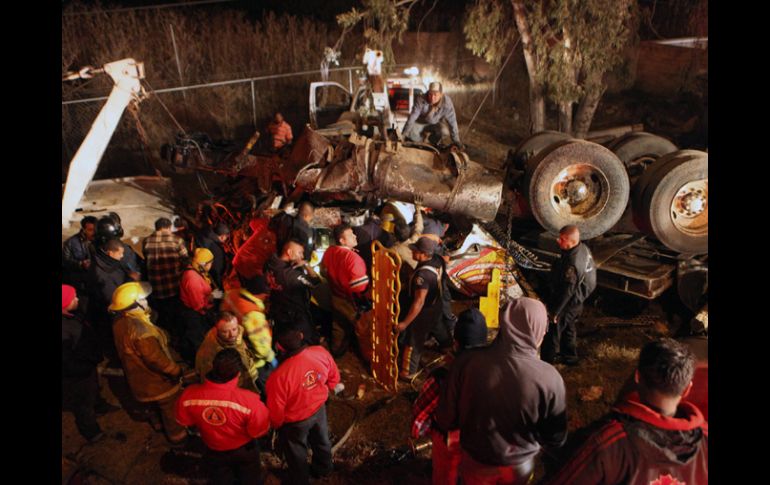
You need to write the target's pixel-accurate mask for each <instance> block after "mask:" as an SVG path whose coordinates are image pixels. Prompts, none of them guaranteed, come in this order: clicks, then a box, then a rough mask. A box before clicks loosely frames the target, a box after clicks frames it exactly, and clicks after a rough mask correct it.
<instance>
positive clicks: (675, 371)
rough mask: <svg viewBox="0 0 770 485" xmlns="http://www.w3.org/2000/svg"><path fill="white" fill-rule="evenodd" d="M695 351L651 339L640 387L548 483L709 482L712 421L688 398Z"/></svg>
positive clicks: (642, 355) (639, 373) (643, 356)
mask: <svg viewBox="0 0 770 485" xmlns="http://www.w3.org/2000/svg"><path fill="white" fill-rule="evenodd" d="M694 370H695V356H694V355H693V353H692V351H690V350H689V349H688V348H687V346H686V345H683V344H681V343H679V342H676V341H675V340H672V339H668V338H666V339H662V340H659V341H655V342H650V343H648V344H647V345H645V346H644V347H643V348H642V351H641V353H640V354H639V366H638V369H637V370H636V373H635V381H636V383H637V385H638V392H634V393H633V394H631V395H629V396H627V397H626V398H625V399H624V400H623V401H621V402H620V403H618V404H616V405H615V406H614V407H613V408H612V409H611V411H610V413H609V414H608V415H607V416H605V417H604V418H603V419H601V420H600V421H598V422H597V423H595V424H594V425H592V426H591V427H590V428H589V429H590V430H591V431H593V432H592V433H591V434H590V436H589V437H588V438H587V440H585V442H584V443H583V444H582V445H581V446H580V447H579V448H578V449H577V450H576V451H575V453H574V454H572V457H571V459H570V460H569V461H567V463H566V464H564V466H563V467H562V469H561V470H560V471H559V472H558V473H556V474H555V475H554V476H553V477H552V478H551V479H550V480H549V481H548V483H549V484H551V485H559V484H570V485H589V484H590V485H593V484H597V485H598V484H605V483H606V484H610V483H624V484H629V485H642V484H644V485H648V484H650V483H671V484H676V483H682V484H685V483H687V484H690V483H693V484H695V483H698V484H700V483H708V424H707V423H706V420H705V419H704V418H703V415H702V414H701V412H700V410H699V409H698V408H697V407H696V406H694V405H693V404H692V403H690V402H688V401H684V400H683V398H686V396H687V394H688V392H689V391H690V389H691V387H692V378H693V373H694Z"/></svg>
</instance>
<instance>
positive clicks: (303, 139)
mask: <svg viewBox="0 0 770 485" xmlns="http://www.w3.org/2000/svg"><path fill="white" fill-rule="evenodd" d="M331 147H332V144H331V142H330V141H329V140H327V139H326V138H324V137H323V136H321V135H319V134H318V133H316V132H315V131H313V130H312V129H311V128H310V127H309V126H307V125H305V129H304V130H303V131H302V134H301V135H300V136H299V137H298V138H297V139H296V140H295V141H294V148H292V150H291V153H290V154H289V161H291V162H292V165H293V164H295V163H297V164H299V166H300V167H301V166H304V165H308V164H313V163H322V162H325V161H326V160H327V152H328V150H329V149H330V148H331Z"/></svg>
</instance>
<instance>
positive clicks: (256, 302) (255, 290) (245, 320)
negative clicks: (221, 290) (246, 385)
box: [220, 277, 278, 393]
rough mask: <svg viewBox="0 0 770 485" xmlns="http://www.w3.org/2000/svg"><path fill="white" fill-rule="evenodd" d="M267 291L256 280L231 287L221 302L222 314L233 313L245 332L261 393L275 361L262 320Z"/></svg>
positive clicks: (270, 338)
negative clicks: (225, 312)
mask: <svg viewBox="0 0 770 485" xmlns="http://www.w3.org/2000/svg"><path fill="white" fill-rule="evenodd" d="M269 293H270V288H268V287H267V282H266V281H265V279H264V278H263V277H255V278H254V279H252V280H250V281H249V282H247V284H246V288H231V289H229V290H227V291H226V292H225V296H224V298H223V299H222V305H221V307H220V308H221V309H222V311H229V312H232V313H233V314H234V315H235V317H236V318H237V319H238V323H239V324H240V325H241V326H242V327H243V329H244V337H245V338H246V340H247V342H248V344H249V347H250V350H251V351H252V353H253V356H254V359H255V361H256V367H257V372H258V377H257V389H258V390H259V391H260V393H263V391H264V389H265V382H266V381H267V377H268V376H269V375H270V372H272V370H273V369H275V368H276V367H278V361H277V360H276V358H275V352H274V351H273V333H272V331H271V329H270V324H269V323H268V322H267V319H266V318H265V304H264V303H263V302H264V301H265V300H266V299H267V296H268V294H269Z"/></svg>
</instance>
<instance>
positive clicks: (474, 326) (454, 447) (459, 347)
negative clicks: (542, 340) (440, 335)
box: [412, 308, 487, 485]
mask: <svg viewBox="0 0 770 485" xmlns="http://www.w3.org/2000/svg"><path fill="white" fill-rule="evenodd" d="M454 340H455V343H454V352H453V353H452V354H447V358H446V359H445V361H444V365H442V366H441V367H439V368H437V369H435V370H433V371H432V372H431V373H430V376H428V378H427V379H426V380H425V383H424V384H423V385H422V390H421V391H420V394H419V395H418V396H417V399H416V400H415V401H414V405H413V406H412V438H413V439H415V440H417V439H419V438H421V437H422V436H424V435H425V434H427V433H429V434H430V438H431V443H432V445H433V446H432V447H431V462H432V464H433V474H432V481H433V483H434V484H435V485H444V484H448V483H449V484H454V483H457V468H458V466H459V464H460V456H461V453H460V431H459V430H456V429H455V430H449V431H445V430H442V429H440V428H439V427H438V425H437V424H436V421H435V417H434V413H435V411H436V407H437V406H438V403H439V398H440V395H441V390H442V389H443V388H444V387H445V386H446V380H447V376H448V375H449V369H451V366H452V362H453V361H454V359H455V357H457V356H460V355H461V354H463V353H464V352H465V351H467V350H470V349H475V348H479V347H483V346H485V345H486V343H487V321H486V319H485V318H484V315H482V313H481V312H480V311H478V310H477V309H476V308H470V309H468V310H466V311H464V312H462V313H461V314H460V316H459V317H458V321H457V326H456V327H455V333H454Z"/></svg>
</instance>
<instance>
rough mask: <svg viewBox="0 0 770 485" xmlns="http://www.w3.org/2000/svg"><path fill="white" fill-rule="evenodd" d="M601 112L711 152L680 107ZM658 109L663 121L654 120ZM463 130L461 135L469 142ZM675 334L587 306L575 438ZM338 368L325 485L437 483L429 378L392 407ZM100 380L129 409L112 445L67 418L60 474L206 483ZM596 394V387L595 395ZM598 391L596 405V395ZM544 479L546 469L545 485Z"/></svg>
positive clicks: (511, 133)
mask: <svg viewBox="0 0 770 485" xmlns="http://www.w3.org/2000/svg"><path fill="white" fill-rule="evenodd" d="M602 103H603V104H602V105H600V111H599V113H600V114H599V115H597V120H596V121H595V123H594V126H596V127H598V128H604V127H609V126H617V125H619V124H632V123H638V122H645V123H647V124H653V125H654V126H651V127H650V128H655V127H657V128H658V129H657V130H655V129H650V131H653V132H655V133H658V134H661V135H664V136H668V137H669V138H671V139H673V140H674V141H676V142H679V143H681V141H682V139H683V138H684V140H685V141H687V140H688V138H687V137H690V138H691V139H692V140H695V142H693V144H692V145H688V146H682V147H683V148H696V147H699V148H700V147H703V146H705V145H706V140H705V139H703V138H702V137H701V138H700V139H699V138H698V136H697V135H693V134H692V133H691V132H690V133H684V134H683V133H681V129H680V126H681V124H680V123H684V122H686V121H690V120H691V119H692V116H691V115H689V114H688V112H687V111H686V110H684V109H683V108H681V107H677V106H679V105H675V104H671V103H669V104H668V105H661V106H658V105H655V106H652V103H646V104H645V103H641V102H639V101H638V100H634V99H633V98H629V97H626V98H622V99H621V98H618V99H613V98H608V99H605V100H603V101H602ZM653 108H655V109H658V110H659V111H657V112H652V111H651V110H652V109H653ZM525 118H526V116H524V115H523V114H520V113H518V112H517V111H515V110H514V109H513V108H506V107H504V106H498V107H494V108H490V109H485V110H482V116H480V117H479V118H478V119H477V120H476V121H475V123H474V125H473V127H472V129H471V131H470V133H469V134H468V135H467V136H466V137H465V139H464V141H465V143H466V145H468V146H469V151H470V152H471V155H472V157H473V158H474V159H477V160H479V161H481V162H482V163H485V164H488V165H489V166H492V167H499V166H500V165H501V164H502V161H503V159H504V157H505V154H506V153H507V151H508V149H510V148H512V147H513V146H514V145H515V144H516V143H517V142H518V141H520V140H521V139H522V138H523V137H524V134H525V133H526V129H527V127H526V123H527V120H526V119H525ZM696 121H697V120H696ZM690 123H694V122H692V121H690ZM464 128H465V126H464V125H463V126H461V132H462V130H464ZM677 130H679V131H677ZM698 140H701V141H700V142H698ZM698 143H700V145H699V144H698ZM474 150H475V151H476V154H477V155H476V156H474ZM191 185H194V184H191ZM675 326H676V323H673V322H672V321H671V319H670V318H669V317H668V316H667V315H666V311H664V308H663V307H662V303H661V302H660V301H655V302H651V303H647V304H643V302H642V303H640V302H639V300H626V299H622V298H619V297H618V295H617V294H612V293H609V292H605V291H602V290H599V291H597V294H596V295H595V296H594V297H593V298H592V299H591V300H590V304H588V305H587V306H586V310H585V312H584V315H583V318H582V321H581V323H580V328H579V351H580V354H581V356H582V359H581V361H580V364H579V365H577V366H575V367H565V366H557V369H558V370H559V372H560V373H561V374H562V376H563V378H564V381H565V385H566V389H567V399H568V410H569V411H568V412H569V426H570V431H573V430H575V429H577V428H580V427H582V426H584V425H586V424H588V423H590V422H591V421H593V420H595V419H597V418H599V417H600V416H602V415H603V414H604V413H606V412H607V411H608V409H609V407H610V405H611V404H612V402H613V401H614V399H615V398H616V396H617V393H618V391H619V389H620V388H621V386H622V385H623V383H624V382H625V380H626V379H627V378H628V377H629V376H630V375H631V373H632V371H633V368H634V364H635V359H636V358H637V357H638V353H639V349H640V347H641V346H642V345H644V344H645V343H646V342H648V341H650V340H653V339H655V338H659V337H661V336H664V335H670V334H672V333H673V331H674V330H675ZM438 356H439V355H438V354H436V353H433V352H430V351H429V352H426V355H425V356H424V359H425V362H430V361H432V360H434V359H435V358H436V357H438ZM338 364H339V367H340V370H341V373H342V381H343V383H344V384H345V386H346V390H345V392H344V393H343V396H342V397H341V398H339V397H332V398H330V400H329V402H328V404H327V405H328V412H329V421H330V431H331V435H332V436H331V437H332V442H333V443H336V442H337V441H338V440H339V439H340V438H341V437H342V436H343V435H344V434H345V433H346V431H347V430H348V428H349V427H350V426H351V424H353V423H354V422H355V424H354V425H353V429H352V431H351V433H350V435H349V437H348V439H347V440H346V442H345V443H344V445H343V446H342V447H341V448H340V449H339V450H338V451H337V453H336V454H335V457H334V462H335V472H334V473H333V475H332V476H331V477H329V478H326V479H324V480H319V481H318V482H317V483H325V484H343V483H344V484H347V483H357V484H391V483H393V484H395V483H398V484H405V483H409V484H417V485H420V484H427V483H430V466H431V465H430V452H429V451H423V452H421V453H418V455H417V456H416V457H415V456H412V455H410V454H409V453H408V452H407V451H408V449H409V447H408V436H409V425H410V418H411V403H412V401H413V400H414V399H415V397H416V395H417V391H416V389H418V388H419V385H420V384H421V381H422V377H420V378H418V379H417V381H416V383H415V384H416V385H415V386H414V388H412V387H410V386H401V390H400V391H399V392H398V394H397V395H396V396H395V397H393V396H390V395H389V394H388V393H386V392H385V391H384V390H382V389H380V388H379V387H378V386H377V385H376V384H375V383H374V381H373V380H372V378H371V377H370V376H369V375H368V374H367V373H366V371H365V369H364V367H363V366H362V364H361V362H360V361H359V360H358V359H357V358H356V357H355V356H354V355H353V354H352V353H348V354H346V355H345V356H344V357H342V358H341V359H339V361H338ZM100 380H101V383H102V393H103V395H104V397H105V398H106V399H107V400H108V401H110V402H112V403H118V402H120V403H121V404H122V405H123V408H124V409H121V410H119V411H115V412H112V413H110V414H107V415H104V416H101V417H99V423H100V425H101V426H102V428H103V429H104V430H105V432H106V433H107V438H106V439H103V440H101V441H99V442H97V443H94V444H89V443H87V442H86V441H85V440H84V439H83V438H82V437H81V436H80V435H79V434H78V432H77V430H76V428H75V425H74V418H73V416H72V414H71V413H69V412H66V411H63V412H62V435H61V437H62V441H61V444H62V470H63V475H64V476H65V477H66V476H73V474H74V475H75V478H74V479H73V481H71V482H70V483H84V484H147V483H157V484H203V483H208V482H207V479H206V476H207V472H208V470H207V469H206V464H205V461H204V460H202V459H201V457H202V453H203V451H204V446H203V444H202V443H201V442H200V440H199V439H198V438H195V437H194V438H193V440H192V442H191V443H190V444H189V445H188V446H187V447H186V448H184V449H172V448H170V447H169V446H168V444H167V442H166V440H165V438H164V437H163V435H162V434H160V433H158V432H155V431H153V429H152V427H151V426H150V425H149V423H147V422H146V421H145V419H146V414H143V412H142V411H141V410H137V409H134V408H135V406H133V405H132V404H131V403H130V401H129V400H128V399H127V397H126V387H125V385H126V384H125V380H124V378H123V377H120V376H104V375H102V376H101V377H100ZM361 384H363V385H364V386H365V392H364V396H363V398H362V399H355V398H354V397H355V392H356V390H357V389H358V387H359V385H361ZM592 386H596V387H595V388H593V389H591V388H592ZM591 391H593V395H590V394H591ZM581 395H584V397H582V398H581ZM492 398H493V397H492ZM262 451H263V453H262V461H263V466H264V468H265V469H266V471H267V479H266V483H267V484H277V483H280V479H281V477H283V476H284V473H283V470H282V469H281V462H280V460H279V459H278V458H277V457H276V456H275V455H274V454H273V453H272V452H271V451H270V445H269V443H267V442H265V443H263V446H262ZM540 475H542V469H541V468H539V469H538V472H537V477H538V478H539V476H540ZM77 480H80V481H77ZM63 483H65V482H63Z"/></svg>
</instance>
